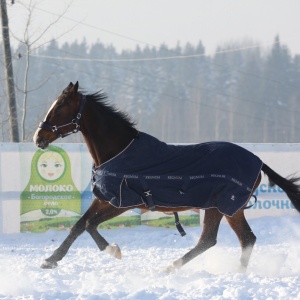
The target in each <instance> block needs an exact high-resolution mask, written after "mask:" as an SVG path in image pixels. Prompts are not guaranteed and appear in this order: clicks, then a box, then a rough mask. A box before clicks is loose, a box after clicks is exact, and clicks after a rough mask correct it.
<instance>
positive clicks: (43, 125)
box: [39, 95, 86, 138]
mask: <svg viewBox="0 0 300 300" xmlns="http://www.w3.org/2000/svg"><path fill="white" fill-rule="evenodd" d="M85 102H86V96H85V95H81V102H80V107H79V112H78V113H77V115H76V117H75V118H74V119H73V120H72V121H71V122H70V123H67V124H63V125H59V126H57V125H50V124H49V123H47V122H44V121H43V122H41V123H40V124H39V128H42V129H45V130H49V131H52V132H54V133H55V134H56V135H57V136H58V137H61V138H64V137H66V136H68V135H70V134H72V133H76V132H78V131H80V125H79V121H80V119H81V114H82V110H83V107H84V105H85ZM69 125H75V129H73V130H72V131H69V132H67V133H64V134H62V133H60V132H59V128H62V127H66V126H69Z"/></svg>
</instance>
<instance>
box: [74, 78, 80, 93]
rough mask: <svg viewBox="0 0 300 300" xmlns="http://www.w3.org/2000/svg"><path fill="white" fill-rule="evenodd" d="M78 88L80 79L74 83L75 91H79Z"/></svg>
mask: <svg viewBox="0 0 300 300" xmlns="http://www.w3.org/2000/svg"><path fill="white" fill-rule="evenodd" d="M78 88H79V83H78V81H76V83H75V85H74V92H75V93H77V92H78Z"/></svg>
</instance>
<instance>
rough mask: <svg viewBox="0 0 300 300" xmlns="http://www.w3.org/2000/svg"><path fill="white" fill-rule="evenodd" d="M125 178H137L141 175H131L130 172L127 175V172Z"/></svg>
mask: <svg viewBox="0 0 300 300" xmlns="http://www.w3.org/2000/svg"><path fill="white" fill-rule="evenodd" d="M124 178H136V179H138V178H139V176H138V175H130V174H129V175H128V174H127V175H126V174H125V175H124Z"/></svg>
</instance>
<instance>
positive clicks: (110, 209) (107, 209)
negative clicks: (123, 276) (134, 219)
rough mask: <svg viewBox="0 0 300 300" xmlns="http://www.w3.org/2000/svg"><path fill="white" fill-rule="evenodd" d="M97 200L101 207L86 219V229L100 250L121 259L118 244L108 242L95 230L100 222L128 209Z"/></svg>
mask: <svg viewBox="0 0 300 300" xmlns="http://www.w3.org/2000/svg"><path fill="white" fill-rule="evenodd" d="M98 201H99V202H100V203H102V207H101V209H99V211H97V213H96V214H95V215H94V216H93V217H92V218H90V219H89V220H88V221H87V224H86V231H87V232H88V233H89V234H90V235H91V237H92V238H93V240H94V241H95V242H96V244H97V246H98V248H99V249H100V250H101V251H105V252H107V253H108V254H110V255H111V256H113V257H115V258H118V259H121V258H122V254H121V249H120V248H119V246H118V245H117V244H115V243H113V244H109V243H108V242H107V241H106V240H105V239H104V238H103V237H102V236H101V235H100V233H99V232H98V230H97V227H98V225H99V224H100V223H103V222H105V221H107V220H110V219H112V218H114V217H116V216H118V215H120V214H122V213H123V212H125V211H126V210H128V209H127V208H116V207H114V206H112V205H110V204H109V203H106V202H104V201H101V200H98Z"/></svg>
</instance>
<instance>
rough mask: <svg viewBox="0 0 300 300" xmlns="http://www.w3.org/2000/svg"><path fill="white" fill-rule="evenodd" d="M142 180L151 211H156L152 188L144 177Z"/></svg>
mask: <svg viewBox="0 0 300 300" xmlns="http://www.w3.org/2000/svg"><path fill="white" fill-rule="evenodd" d="M140 181H141V183H142V187H143V192H144V196H145V197H146V198H145V199H146V203H147V205H148V207H149V209H150V210H151V211H155V210H156V209H155V205H154V202H153V198H152V193H151V190H150V189H149V187H148V184H147V182H146V180H145V179H144V178H141V179H140Z"/></svg>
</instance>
